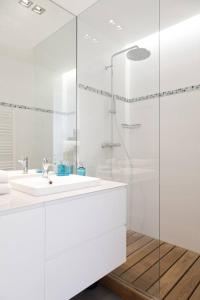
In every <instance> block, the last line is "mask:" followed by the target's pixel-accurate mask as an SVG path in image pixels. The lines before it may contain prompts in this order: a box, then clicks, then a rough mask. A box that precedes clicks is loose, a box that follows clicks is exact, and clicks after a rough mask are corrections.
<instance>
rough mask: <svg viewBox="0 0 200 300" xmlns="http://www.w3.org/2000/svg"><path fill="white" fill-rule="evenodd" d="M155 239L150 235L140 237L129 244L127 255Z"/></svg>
mask: <svg viewBox="0 0 200 300" xmlns="http://www.w3.org/2000/svg"><path fill="white" fill-rule="evenodd" d="M151 241H153V239H152V238H150V237H148V236H143V237H142V238H140V239H138V240H137V241H135V242H134V243H132V244H130V245H128V247H127V256H129V255H130V254H132V253H133V252H135V251H136V250H138V249H140V248H142V247H143V246H144V245H146V244H148V243H149V242H151Z"/></svg>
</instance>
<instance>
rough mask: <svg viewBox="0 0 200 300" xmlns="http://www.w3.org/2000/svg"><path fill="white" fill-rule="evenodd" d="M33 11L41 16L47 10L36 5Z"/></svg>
mask: <svg viewBox="0 0 200 300" xmlns="http://www.w3.org/2000/svg"><path fill="white" fill-rule="evenodd" d="M32 11H34V12H35V13H36V14H38V15H41V14H43V13H44V12H45V11H46V9H44V8H43V7H41V6H39V5H35V6H34V7H33V8H32Z"/></svg>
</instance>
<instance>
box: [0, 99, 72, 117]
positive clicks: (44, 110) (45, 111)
mask: <svg viewBox="0 0 200 300" xmlns="http://www.w3.org/2000/svg"><path fill="white" fill-rule="evenodd" d="M0 106H3V107H9V108H14V109H24V110H31V111H37V112H43V113H49V114H57V115H63V116H69V115H74V114H76V112H70V113H66V112H61V111H56V110H51V109H43V108H39V107H34V106H27V105H20V104H12V103H8V102H0Z"/></svg>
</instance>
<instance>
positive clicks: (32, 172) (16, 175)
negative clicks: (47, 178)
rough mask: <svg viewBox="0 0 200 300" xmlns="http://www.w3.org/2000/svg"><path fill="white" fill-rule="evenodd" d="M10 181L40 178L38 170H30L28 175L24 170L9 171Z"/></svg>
mask: <svg viewBox="0 0 200 300" xmlns="http://www.w3.org/2000/svg"><path fill="white" fill-rule="evenodd" d="M7 174H8V179H9V180H12V179H17V178H24V177H30V176H39V175H38V173H37V172H36V170H34V169H33V170H28V173H27V174H24V173H23V171H22V170H13V171H7Z"/></svg>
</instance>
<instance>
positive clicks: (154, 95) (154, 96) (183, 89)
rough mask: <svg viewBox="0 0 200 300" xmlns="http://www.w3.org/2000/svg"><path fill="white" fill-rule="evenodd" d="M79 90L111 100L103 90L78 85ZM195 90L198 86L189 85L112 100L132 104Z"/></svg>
mask: <svg viewBox="0 0 200 300" xmlns="http://www.w3.org/2000/svg"><path fill="white" fill-rule="evenodd" d="M79 88H80V89H83V90H85V91H89V92H92V93H95V94H98V95H101V96H105V97H109V98H112V95H111V93H109V92H106V91H103V90H99V89H96V88H93V87H90V86H87V85H84V84H79ZM197 90H200V84H198V85H191V86H187V87H185V88H179V89H175V90H171V91H165V92H161V93H155V94H150V95H146V96H141V97H136V98H131V99H129V98H126V97H123V96H119V95H114V99H116V100H119V101H123V102H127V103H133V102H138V101H144V100H150V99H154V98H157V97H167V96H171V95H176V94H183V93H188V92H193V91H197Z"/></svg>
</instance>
